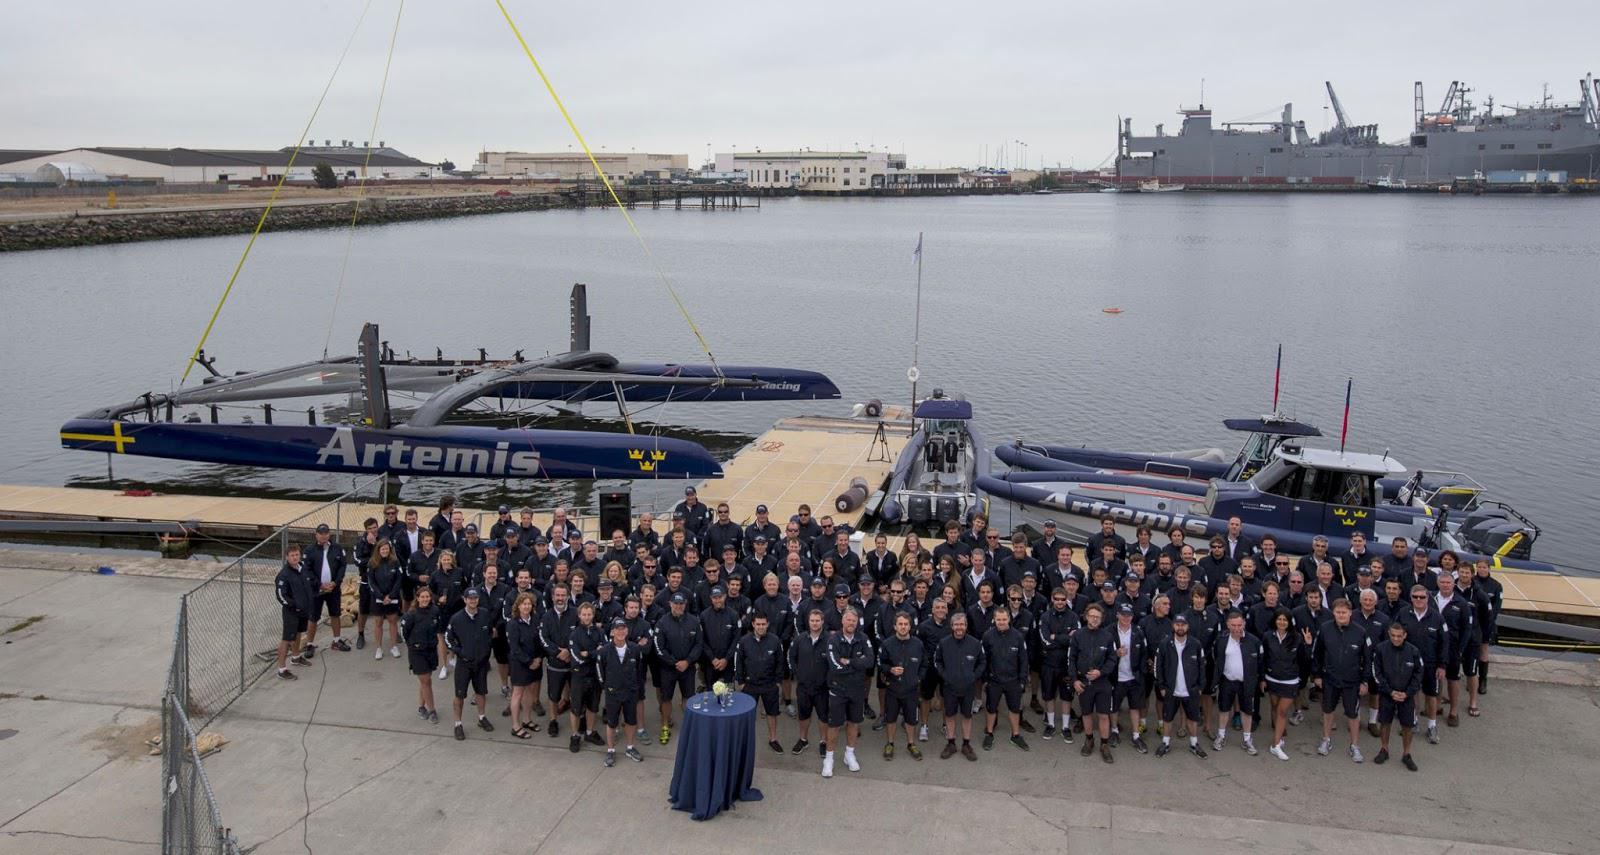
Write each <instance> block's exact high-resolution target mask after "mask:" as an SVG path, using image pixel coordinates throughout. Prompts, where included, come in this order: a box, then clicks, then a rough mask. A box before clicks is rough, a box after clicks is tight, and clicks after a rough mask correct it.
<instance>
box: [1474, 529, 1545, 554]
mask: <svg viewBox="0 0 1600 855" xmlns="http://www.w3.org/2000/svg"><path fill="white" fill-rule="evenodd" d="M1479 532H1480V534H1479V537H1481V538H1482V539H1481V540H1480V541H1477V542H1475V543H1474V544H1473V545H1474V546H1475V547H1477V549H1478V551H1480V552H1485V553H1488V554H1490V555H1494V554H1497V553H1499V552H1500V550H1501V549H1504V548H1505V545H1506V544H1507V543H1509V542H1511V541H1512V539H1513V538H1515V540H1516V542H1515V543H1514V544H1513V545H1512V547H1511V548H1510V549H1508V550H1506V553H1505V557H1507V558H1520V559H1527V558H1528V557H1529V556H1530V555H1532V553H1533V533H1532V532H1530V531H1528V530H1527V529H1525V528H1523V527H1522V526H1520V525H1517V524H1516V523H1514V522H1512V521H1510V520H1504V521H1502V522H1500V523H1499V524H1498V525H1493V526H1490V527H1488V529H1487V530H1484V529H1481V528H1480V529H1479Z"/></svg>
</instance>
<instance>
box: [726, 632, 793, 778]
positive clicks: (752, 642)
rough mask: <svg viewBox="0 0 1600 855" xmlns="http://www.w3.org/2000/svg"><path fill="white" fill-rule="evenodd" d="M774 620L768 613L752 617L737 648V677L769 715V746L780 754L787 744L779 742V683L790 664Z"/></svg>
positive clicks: (734, 659) (734, 650) (734, 651)
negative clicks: (775, 633)
mask: <svg viewBox="0 0 1600 855" xmlns="http://www.w3.org/2000/svg"><path fill="white" fill-rule="evenodd" d="M771 625H772V621H771V619H769V618H768V617H767V616H766V615H765V614H764V613H762V612H756V613H754V614H752V615H751V616H750V632H749V634H747V635H744V636H742V637H740V639H739V641H738V643H737V644H735V645H734V648H733V674H734V680H735V681H737V682H738V684H739V686H740V687H741V688H743V689H744V692H745V694H747V695H750V696H751V697H753V698H755V699H756V703H758V704H759V705H760V706H761V708H762V711H763V712H765V713H766V714H767V747H769V748H771V749H772V750H773V751H774V752H776V753H778V754H782V753H783V744H782V743H780V742H779V741H778V710H779V706H778V684H779V683H781V682H783V669H784V665H785V664H786V663H785V661H784V656H783V644H782V642H780V641H778V637H777V636H776V635H774V634H772V633H771V632H768V630H769V629H770V628H771Z"/></svg>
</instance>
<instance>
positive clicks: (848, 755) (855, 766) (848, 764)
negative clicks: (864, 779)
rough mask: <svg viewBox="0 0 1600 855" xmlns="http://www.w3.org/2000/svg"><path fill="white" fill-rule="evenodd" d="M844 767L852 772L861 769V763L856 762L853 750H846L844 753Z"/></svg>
mask: <svg viewBox="0 0 1600 855" xmlns="http://www.w3.org/2000/svg"><path fill="white" fill-rule="evenodd" d="M844 767H845V768H846V769H849V770H850V771H852V772H859V771H861V764H860V763H857V762H856V753H855V752H854V751H846V752H845V753H844Z"/></svg>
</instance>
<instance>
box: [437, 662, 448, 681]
mask: <svg viewBox="0 0 1600 855" xmlns="http://www.w3.org/2000/svg"><path fill="white" fill-rule="evenodd" d="M448 676H450V674H449V672H447V671H445V670H444V666H443V665H440V666H439V679H441V680H443V679H444V678H446V677H448Z"/></svg>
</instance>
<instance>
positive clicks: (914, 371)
mask: <svg viewBox="0 0 1600 855" xmlns="http://www.w3.org/2000/svg"><path fill="white" fill-rule="evenodd" d="M912 255H915V256H916V257H917V310H916V320H915V321H914V324H913V326H912V334H911V367H910V368H908V369H906V379H908V380H910V381H911V412H912V413H915V412H916V411H917V379H918V378H920V377H921V376H922V370H921V369H920V368H918V367H917V362H918V359H919V358H920V355H921V350H922V232H917V249H916V251H915V252H913V253H912ZM912 424H913V425H915V424H916V419H915V417H913V418H912Z"/></svg>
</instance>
